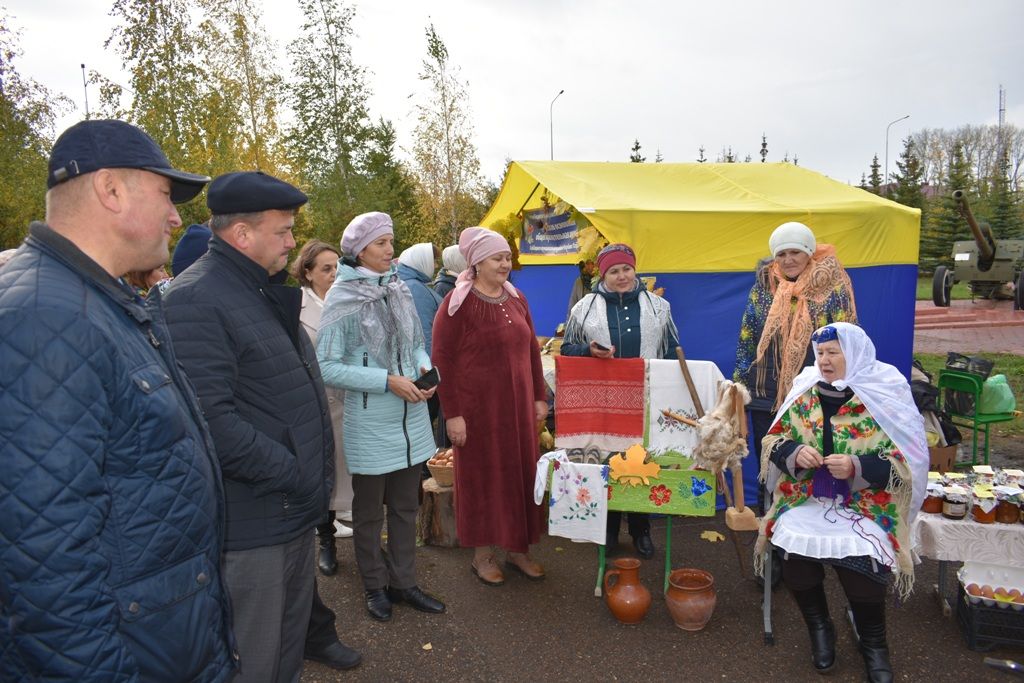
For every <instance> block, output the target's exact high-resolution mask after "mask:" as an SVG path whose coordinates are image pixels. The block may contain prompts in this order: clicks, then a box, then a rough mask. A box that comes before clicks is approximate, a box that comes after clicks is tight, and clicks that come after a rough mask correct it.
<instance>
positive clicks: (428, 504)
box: [416, 477, 459, 548]
mask: <svg viewBox="0 0 1024 683" xmlns="http://www.w3.org/2000/svg"><path fill="white" fill-rule="evenodd" d="M453 493H454V488H453V487H451V486H441V485H440V484H438V483H437V480H436V479H434V478H433V477H431V478H430V479H427V480H426V481H424V482H423V503H422V504H421V505H420V511H419V515H418V516H417V518H416V531H417V535H418V536H419V537H420V540H422V541H423V543H424V544H425V545H437V546H442V547H444V548H457V547H458V546H459V539H458V536H457V534H456V532H455V496H454V495H453Z"/></svg>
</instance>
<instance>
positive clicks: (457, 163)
mask: <svg viewBox="0 0 1024 683" xmlns="http://www.w3.org/2000/svg"><path fill="white" fill-rule="evenodd" d="M426 38H427V57H426V59H424V60H423V70H422V71H421V72H420V80H421V81H424V82H425V83H427V84H429V86H430V90H429V92H428V93H427V95H426V97H425V98H424V99H423V101H421V103H420V104H419V105H418V106H417V107H416V109H417V119H418V121H417V124H416V130H415V143H414V144H413V160H414V168H415V172H416V175H417V177H418V178H419V182H420V186H421V189H422V191H421V194H420V199H421V201H422V203H423V214H424V217H425V218H426V219H427V220H428V221H429V223H430V224H431V225H434V226H438V227H439V228H440V226H445V228H446V232H447V234H446V235H445V236H444V237H443V239H441V240H440V241H442V242H445V243H449V244H450V243H452V242H454V241H455V240H456V239H457V237H458V233H459V230H460V229H461V228H463V227H465V226H467V225H475V224H476V222H477V221H478V220H479V219H480V217H481V216H482V213H483V211H482V209H481V205H480V201H479V196H480V194H481V185H482V183H481V180H480V160H479V158H478V157H477V152H476V146H475V145H474V144H473V125H472V122H471V119H470V109H469V93H468V90H467V85H466V83H464V82H463V81H462V80H461V79H460V78H459V70H458V67H456V66H454V65H453V64H452V63H451V61H450V57H449V54H448V48H447V47H446V46H445V44H444V41H443V40H441V37H440V36H439V35H438V33H437V31H436V30H435V29H434V25H433V24H430V25H429V26H428V27H427V29H426Z"/></svg>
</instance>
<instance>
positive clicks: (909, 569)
mask: <svg viewBox="0 0 1024 683" xmlns="http://www.w3.org/2000/svg"><path fill="white" fill-rule="evenodd" d="M823 421H824V413H823V411H822V408H821V401H820V398H819V393H818V388H817V387H816V386H814V387H811V388H810V389H809V390H807V391H806V392H804V393H803V394H802V395H801V396H800V397H799V398H797V399H796V400H795V401H793V403H792V404H791V405H790V407H789V409H788V410H787V411H786V412H784V413H783V414H782V416H781V417H780V419H778V420H777V421H776V422H775V424H774V425H772V428H771V429H770V430H769V432H768V435H767V436H766V437H765V438H764V442H763V444H762V449H761V475H760V478H761V480H762V481H764V482H765V483H766V485H767V486H768V487H769V488H771V489H772V490H773V491H774V499H773V503H772V506H771V508H770V509H769V510H768V512H767V513H766V514H765V516H764V518H763V519H762V520H761V528H760V531H759V534H758V539H757V545H756V549H755V554H754V558H755V565H756V567H757V571H758V573H759V574H760V573H761V571H762V570H763V554H764V548H765V544H766V542H767V540H768V539H770V538H771V536H772V531H773V528H774V526H775V523H776V522H777V521H778V519H779V517H781V516H782V515H783V514H785V513H786V511H787V510H790V509H792V508H795V507H797V506H798V505H802V504H803V503H804V502H806V501H807V500H808V499H809V498H810V497H811V496H813V495H814V491H813V484H812V478H813V476H814V470H813V469H808V470H804V471H802V472H800V475H799V477H793V476H790V475H788V474H785V473H784V472H781V471H780V470H779V469H778V468H777V467H775V465H774V464H772V463H771V461H770V460H769V456H770V454H771V453H772V451H774V449H775V448H776V447H777V446H778V445H779V443H780V442H782V441H795V442H797V443H800V444H805V445H809V446H811V447H813V448H815V449H817V450H818V452H820V453H822V454H825V453H824V450H823V443H822V435H823V431H822V427H823ZM831 422H832V441H833V452H834V453H843V454H846V455H850V456H853V457H862V456H863V457H877V455H876V454H880V455H881V457H882V458H884V459H886V460H888V461H889V462H890V463H891V464H892V475H891V477H890V479H889V483H888V485H887V486H886V487H885V488H884V489H883V488H865V489H861V490H859V491H852V492H851V493H850V496H849V498H848V500H847V501H846V502H845V506H846V508H847V509H849V510H850V511H852V512H855V513H858V514H861V515H863V516H864V517H866V518H868V519H870V520H871V521H873V522H874V523H875V524H877V525H878V526H879V527H880V528H881V529H882V531H884V532H885V534H886V536H887V537H888V538H889V541H890V542H891V543H892V547H893V550H894V551H895V553H896V558H895V562H894V564H893V566H892V570H893V574H894V575H895V577H896V590H897V592H898V593H899V595H900V597H901V599H905V598H906V597H907V595H909V593H910V591H911V589H912V588H913V583H914V568H913V558H912V555H911V552H910V543H909V541H910V538H909V535H910V528H909V526H910V525H909V524H907V523H905V520H908V519H910V517H909V515H908V512H909V509H910V499H911V486H910V467H909V465H908V463H907V460H906V458H905V457H904V456H903V453H901V452H900V450H899V449H898V448H897V447H896V446H895V444H893V442H892V440H891V439H890V438H889V437H888V436H887V435H886V434H885V433H884V432H883V431H882V429H881V428H880V427H879V425H878V423H877V422H876V421H875V419H874V418H873V417H872V416H871V413H870V412H869V411H868V409H867V406H865V405H864V404H863V403H862V402H861V401H860V400H859V399H858V398H857V396H856V395H854V396H853V397H851V398H850V400H848V401H847V402H846V403H845V404H844V405H843V406H842V407H841V408H840V409H839V412H838V413H837V414H836V415H835V416H834V417H833V418H832V421H831Z"/></svg>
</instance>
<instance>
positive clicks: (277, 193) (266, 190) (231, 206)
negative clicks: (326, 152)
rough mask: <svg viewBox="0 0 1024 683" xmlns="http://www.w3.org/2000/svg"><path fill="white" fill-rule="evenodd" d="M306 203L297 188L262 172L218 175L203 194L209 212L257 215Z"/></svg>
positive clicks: (305, 198) (223, 214)
mask: <svg viewBox="0 0 1024 683" xmlns="http://www.w3.org/2000/svg"><path fill="white" fill-rule="evenodd" d="M307 201H309V198H308V197H307V196H306V194H305V193H304V192H303V191H302V190H300V189H299V188H297V187H295V186H294V185H291V184H289V183H286V182H285V181H283V180H279V179H277V178H275V177H274V176H271V175H267V174H266V173H263V172H262V171H239V172H237V173H225V174H224V175H221V176H217V177H216V178H214V179H213V182H212V183H210V188H209V189H208V190H207V191H206V206H208V207H209V208H210V213H212V214H214V215H218V216H226V215H229V214H233V213H257V212H259V211H270V210H272V209H279V210H281V211H287V210H289V209H297V208H299V207H300V206H302V205H303V204H305V203H306V202H307Z"/></svg>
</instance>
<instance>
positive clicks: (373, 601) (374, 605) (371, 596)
mask: <svg viewBox="0 0 1024 683" xmlns="http://www.w3.org/2000/svg"><path fill="white" fill-rule="evenodd" d="M366 611H367V612H369V613H370V616H371V617H373V618H374V619H376V620H377V621H390V620H391V600H390V598H388V590H387V589H386V588H374V589H373V590H368V591H366Z"/></svg>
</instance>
